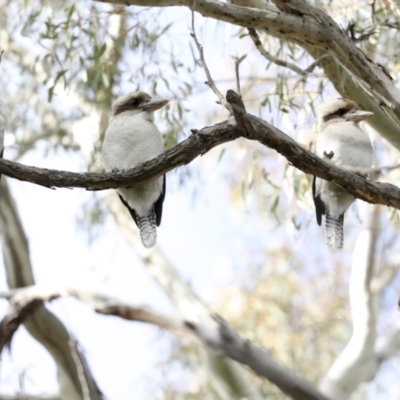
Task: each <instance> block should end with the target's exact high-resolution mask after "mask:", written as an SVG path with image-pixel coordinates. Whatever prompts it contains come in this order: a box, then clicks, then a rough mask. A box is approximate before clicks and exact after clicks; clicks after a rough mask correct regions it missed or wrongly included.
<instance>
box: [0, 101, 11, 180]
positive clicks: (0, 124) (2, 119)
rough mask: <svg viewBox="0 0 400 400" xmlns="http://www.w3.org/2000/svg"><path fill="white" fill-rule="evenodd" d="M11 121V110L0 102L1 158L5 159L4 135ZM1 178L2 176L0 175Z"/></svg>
mask: <svg viewBox="0 0 400 400" xmlns="http://www.w3.org/2000/svg"><path fill="white" fill-rule="evenodd" d="M9 119H10V110H9V109H8V107H7V106H6V105H5V104H4V103H3V102H2V101H1V100H0V157H1V158H3V152H4V134H5V132H6V129H7V125H8V120H9ZM0 178H1V174H0Z"/></svg>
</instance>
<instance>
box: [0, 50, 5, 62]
mask: <svg viewBox="0 0 400 400" xmlns="http://www.w3.org/2000/svg"><path fill="white" fill-rule="evenodd" d="M3 53H4V50H1V51H0V64H1V61H2V59H3Z"/></svg>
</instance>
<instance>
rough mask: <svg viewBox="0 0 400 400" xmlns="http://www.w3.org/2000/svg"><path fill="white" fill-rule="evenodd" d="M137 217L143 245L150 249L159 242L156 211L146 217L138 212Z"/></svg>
mask: <svg viewBox="0 0 400 400" xmlns="http://www.w3.org/2000/svg"><path fill="white" fill-rule="evenodd" d="M136 218H137V225H138V227H139V230H140V238H141V239H142V243H143V246H144V247H146V248H147V249H149V248H150V247H153V246H154V245H155V244H156V242H157V225H156V214H155V213H154V211H152V212H151V213H150V214H149V215H146V216H144V217H139V216H138V215H137V214H136Z"/></svg>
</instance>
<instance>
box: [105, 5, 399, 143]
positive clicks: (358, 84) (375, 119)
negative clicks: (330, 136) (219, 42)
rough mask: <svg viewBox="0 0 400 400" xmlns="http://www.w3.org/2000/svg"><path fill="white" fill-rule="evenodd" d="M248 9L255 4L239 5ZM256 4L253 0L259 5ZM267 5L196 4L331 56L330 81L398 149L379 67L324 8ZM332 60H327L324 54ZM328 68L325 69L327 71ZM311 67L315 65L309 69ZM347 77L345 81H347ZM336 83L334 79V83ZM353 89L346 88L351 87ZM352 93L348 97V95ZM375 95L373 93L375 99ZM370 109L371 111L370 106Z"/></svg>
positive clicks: (386, 82) (395, 105) (390, 87)
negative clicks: (353, 102) (365, 114)
mask: <svg viewBox="0 0 400 400" xmlns="http://www.w3.org/2000/svg"><path fill="white" fill-rule="evenodd" d="M98 1H100V2H102V3H113V4H124V5H137V6H142V7H171V6H183V7H187V8H189V9H192V8H193V1H192V0H98ZM240 3H243V4H245V5H248V4H250V3H253V2H251V1H249V2H247V1H246V2H242V1H241V2H240ZM256 3H257V2H254V4H256ZM274 3H275V4H277V5H278V7H280V8H281V9H279V8H277V7H276V6H275V5H274V4H272V3H267V2H265V3H263V5H264V6H265V8H264V9H256V8H247V7H241V6H237V5H233V4H228V3H223V2H220V1H208V0H196V5H195V7H194V9H195V11H196V12H199V13H200V14H201V15H203V16H204V17H209V18H214V19H217V20H220V21H224V22H227V23H230V24H234V25H238V26H242V27H245V28H252V29H257V30H260V31H264V32H266V33H267V34H269V35H272V36H274V37H277V38H279V39H283V40H287V41H291V42H294V43H297V44H299V45H300V46H302V47H303V48H305V49H306V50H307V51H308V52H309V53H310V54H311V55H313V56H314V57H315V58H316V60H318V59H319V57H320V56H323V55H324V54H330V55H331V56H332V60H335V62H332V64H335V65H334V66H333V69H331V68H330V65H327V64H326V61H327V60H326V58H324V59H323V60H322V61H321V60H318V62H319V63H321V66H322V68H324V70H325V72H326V74H327V76H328V78H329V79H331V80H332V76H333V75H338V74H339V75H340V76H339V77H338V79H336V87H337V89H338V90H339V92H340V93H341V94H342V95H343V96H349V94H350V96H349V97H350V98H351V99H352V100H354V101H356V102H357V103H358V105H359V106H360V107H365V109H367V110H370V111H373V112H374V116H372V117H371V124H373V126H374V127H375V129H377V130H378V131H379V132H380V133H381V134H382V136H384V137H385V138H386V139H387V140H389V141H390V142H391V143H392V144H393V145H394V146H396V147H397V148H399V149H400V134H399V131H400V128H399V127H400V91H399V89H398V88H397V87H396V86H395V84H394V82H392V81H391V80H390V78H389V77H388V76H386V75H385V74H384V73H383V71H382V70H381V68H379V66H378V65H377V64H375V63H374V62H372V61H370V60H368V59H367V58H366V57H365V55H364V54H363V52H362V51H361V50H360V49H358V47H357V46H356V44H355V43H354V42H353V41H352V40H351V39H350V38H349V37H348V36H347V34H346V32H344V31H343V30H342V29H341V28H340V26H338V25H337V24H336V22H335V21H334V20H333V19H332V18H330V17H329V16H328V15H327V14H326V13H325V12H324V11H323V10H322V9H320V8H318V7H315V6H311V5H310V4H309V3H308V2H305V1H300V0H296V1H294V0H291V1H278V0H276V1H275V0H274ZM326 57H328V56H326ZM325 65H327V68H325ZM310 67H311V66H310ZM345 78H346V79H345ZM333 81H334V82H335V80H333ZM349 85H350V87H351V90H348V89H347V86H349ZM349 92H350V93H349ZM371 93H372V94H373V95H374V96H373V97H372V96H371ZM366 106H368V107H366Z"/></svg>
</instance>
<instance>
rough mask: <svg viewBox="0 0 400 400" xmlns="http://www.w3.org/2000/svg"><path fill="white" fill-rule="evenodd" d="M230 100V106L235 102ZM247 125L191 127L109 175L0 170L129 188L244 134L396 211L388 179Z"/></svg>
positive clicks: (257, 123)
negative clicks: (374, 178) (152, 154)
mask: <svg viewBox="0 0 400 400" xmlns="http://www.w3.org/2000/svg"><path fill="white" fill-rule="evenodd" d="M230 92H232V93H233V94H231V95H230V100H229V101H231V102H232V103H231V104H232V106H235V107H236V109H237V110H240V107H239V108H237V104H240V102H241V99H240V97H239V96H238V95H237V94H236V93H235V92H233V91H230ZM235 102H236V104H235ZM246 118H248V119H249V121H250V122H251V124H252V127H253V129H250V131H247V130H244V129H240V127H237V126H236V125H234V124H232V122H230V121H225V122H222V123H220V124H217V125H214V126H211V127H205V128H203V129H201V130H196V131H194V133H193V134H192V135H191V136H190V137H189V138H188V139H186V140H184V141H183V142H181V143H179V144H178V145H176V146H175V147H173V148H172V149H170V150H167V151H166V152H164V153H163V154H161V155H160V156H158V157H157V158H154V159H153V160H150V161H147V162H145V163H143V164H141V165H139V166H138V167H136V168H133V169H130V170H127V171H121V172H115V173H108V174H106V173H104V174H98V173H74V172H66V171H57V170H50V169H42V168H36V167H27V166H24V165H22V164H18V163H14V162H11V161H7V160H4V159H0V173H3V174H5V175H7V176H10V177H12V178H15V179H19V180H22V181H28V182H33V183H37V184H40V185H43V186H46V187H68V188H69V187H81V188H86V189H89V190H102V189H111V188H117V187H129V186H132V185H134V184H137V183H143V182H148V181H150V180H152V179H155V178H157V177H159V176H161V175H163V174H165V173H167V172H169V171H171V170H172V169H174V168H176V167H178V166H181V165H185V164H188V163H189V162H191V161H192V160H193V159H194V158H196V157H197V156H199V155H203V154H205V153H207V152H208V151H209V150H210V149H212V148H213V147H216V146H218V145H220V144H222V143H226V142H228V141H232V140H235V139H237V138H239V137H241V136H246V137H247V138H248V139H250V140H256V141H258V142H260V143H262V144H263V145H265V146H267V147H270V148H271V149H275V150H276V151H277V152H278V153H280V154H281V155H283V156H284V157H285V158H286V159H287V160H288V161H289V162H290V164H291V165H293V166H294V167H296V168H298V169H299V170H301V171H303V172H305V173H307V174H311V175H314V176H317V177H318V178H322V179H325V180H327V181H331V182H333V183H336V184H338V185H339V186H341V187H342V188H344V189H346V190H347V191H348V192H349V193H351V194H352V195H354V196H355V197H357V198H359V199H361V200H364V201H366V202H369V203H374V204H382V205H386V206H390V207H394V208H396V209H400V189H399V188H398V187H397V186H394V185H391V184H389V183H378V182H371V181H368V180H367V179H366V178H364V177H362V176H360V175H358V174H355V173H351V172H349V171H346V170H345V169H341V168H339V167H337V166H335V165H333V164H332V163H328V162H326V161H324V160H322V159H321V158H319V157H318V156H316V155H315V154H313V153H312V152H310V151H309V150H307V149H304V148H303V147H301V146H300V145H299V144H298V143H296V141H295V140H293V139H292V138H290V137H289V136H287V135H286V134H284V133H283V132H282V131H280V130H279V129H278V128H276V127H274V126H273V125H270V124H269V123H267V122H265V121H263V120H261V119H260V118H257V117H255V116H252V115H250V114H246Z"/></svg>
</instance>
